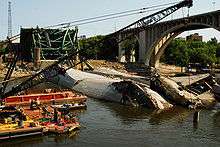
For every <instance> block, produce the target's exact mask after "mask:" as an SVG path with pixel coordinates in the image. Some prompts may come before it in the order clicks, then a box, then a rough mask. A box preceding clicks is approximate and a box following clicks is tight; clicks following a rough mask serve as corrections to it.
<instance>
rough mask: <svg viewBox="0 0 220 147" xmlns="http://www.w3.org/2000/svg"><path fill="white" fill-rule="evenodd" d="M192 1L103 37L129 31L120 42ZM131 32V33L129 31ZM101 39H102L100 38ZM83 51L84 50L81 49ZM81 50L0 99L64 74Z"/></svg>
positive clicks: (110, 36)
mask: <svg viewBox="0 0 220 147" xmlns="http://www.w3.org/2000/svg"><path fill="white" fill-rule="evenodd" d="M192 5H193V1H192V0H183V1H181V2H179V3H177V4H175V5H173V6H170V7H168V8H165V9H163V10H161V11H159V12H156V13H153V14H151V15H149V16H146V17H143V18H141V19H140V20H138V21H135V22H134V23H132V24H130V25H128V26H126V27H124V28H122V29H120V30H118V31H116V32H114V33H112V34H109V35H107V36H106V37H105V38H104V39H109V38H114V37H117V36H118V35H120V34H123V33H124V34H125V33H126V32H129V35H124V37H122V38H118V40H117V42H121V41H122V40H124V39H126V38H128V37H130V36H131V35H135V34H138V33H139V32H141V31H143V30H144V29H145V27H147V26H149V25H152V24H155V23H157V22H158V21H160V20H162V19H164V18H165V17H167V16H168V15H170V14H172V13H173V12H175V11H177V10H178V9H180V8H182V7H188V8H190V7H192ZM130 32H131V33H130ZM102 41H103V40H102ZM83 51H84V50H83ZM81 52H82V50H78V49H77V48H75V49H73V52H71V53H69V54H68V55H65V56H63V57H61V58H59V59H58V61H56V62H55V63H53V64H52V65H50V66H48V67H46V68H45V69H42V70H41V71H40V72H38V73H37V74H35V75H33V76H31V77H30V78H28V79H27V80H25V81H23V82H22V83H21V84H19V85H17V86H15V87H13V88H12V89H11V90H9V91H8V92H6V93H4V92H2V93H1V95H0V99H4V98H6V97H8V96H11V95H15V94H17V93H19V92H20V91H23V90H26V89H28V88H31V87H33V86H36V85H38V84H40V83H42V82H45V81H51V79H53V78H55V77H56V76H57V75H59V74H65V71H66V70H68V69H70V68H73V67H75V66H77V65H79V64H81V63H82V62H84V61H86V59H85V58H82V59H81V60H80V61H78V62H74V61H73V60H72V59H73V58H74V57H75V56H76V55H77V54H79V53H81ZM64 66H67V68H65V69H64V68H63V67H64Z"/></svg>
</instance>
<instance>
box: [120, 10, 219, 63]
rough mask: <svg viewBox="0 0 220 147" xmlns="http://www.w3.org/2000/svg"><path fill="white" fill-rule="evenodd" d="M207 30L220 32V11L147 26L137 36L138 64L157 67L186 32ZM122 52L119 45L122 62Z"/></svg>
mask: <svg viewBox="0 0 220 147" xmlns="http://www.w3.org/2000/svg"><path fill="white" fill-rule="evenodd" d="M205 28H214V29H216V30H218V31H220V10H218V11H213V12H209V13H205V14H199V15H195V16H190V17H185V18H181V19H176V20H170V21H165V22H160V23H156V24H153V25H149V26H147V27H146V28H145V30H144V31H142V32H140V33H138V35H136V38H137V40H138V43H139V49H138V53H139V58H138V62H141V63H145V64H146V65H147V66H154V67H157V66H158V65H159V60H160V57H161V55H162V54H163V53H164V50H165V48H166V47H167V45H168V44H169V43H170V42H171V41H172V40H173V39H174V38H175V37H176V36H178V35H179V34H181V33H183V32H184V31H189V30H197V29H205ZM124 33H126V32H124ZM127 33H129V32H127ZM121 50H122V47H121V46H120V44H119V56H118V57H119V61H120V62H121V61H122V57H123V54H122V51H121Z"/></svg>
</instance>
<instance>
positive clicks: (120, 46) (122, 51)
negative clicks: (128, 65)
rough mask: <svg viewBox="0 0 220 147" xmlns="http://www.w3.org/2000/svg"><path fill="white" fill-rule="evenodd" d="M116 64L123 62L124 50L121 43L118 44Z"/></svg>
mask: <svg viewBox="0 0 220 147" xmlns="http://www.w3.org/2000/svg"><path fill="white" fill-rule="evenodd" d="M119 40H121V34H119ZM118 62H125V50H123V48H122V42H120V43H119V44H118Z"/></svg>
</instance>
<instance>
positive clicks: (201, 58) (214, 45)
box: [161, 38, 220, 66]
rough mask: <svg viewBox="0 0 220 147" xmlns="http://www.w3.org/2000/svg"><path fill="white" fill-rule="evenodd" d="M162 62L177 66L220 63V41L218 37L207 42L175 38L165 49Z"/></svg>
mask: <svg viewBox="0 0 220 147" xmlns="http://www.w3.org/2000/svg"><path fill="white" fill-rule="evenodd" d="M161 62H164V63H167V64H173V65H177V66H187V65H188V64H189V63H200V64H202V65H204V66H206V65H213V64H219V63H220V43H218V41H217V39H216V38H211V40H209V41H207V42H202V41H192V40H185V39H174V40H173V41H172V42H171V43H170V44H169V45H168V47H167V48H166V49H165V51H164V54H163V56H162V58H161Z"/></svg>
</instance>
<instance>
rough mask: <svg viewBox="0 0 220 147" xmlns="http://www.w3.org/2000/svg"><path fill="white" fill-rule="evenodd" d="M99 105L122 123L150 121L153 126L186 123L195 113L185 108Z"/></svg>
mask: <svg viewBox="0 0 220 147" xmlns="http://www.w3.org/2000/svg"><path fill="white" fill-rule="evenodd" d="M95 101H96V102H97V103H99V105H103V106H104V107H106V108H108V109H109V111H111V112H112V113H113V114H114V115H115V116H116V117H118V118H120V120H121V122H122V123H127V122H128V121H129V123H132V122H133V123H135V122H136V121H138V120H140V121H142V120H143V119H148V120H149V123H150V124H151V125H159V124H161V123H163V122H167V121H170V120H173V121H174V122H176V123H182V122H184V121H185V120H186V119H187V118H188V117H189V116H190V115H192V114H193V113H194V112H193V111H190V110H188V109H185V108H183V107H173V108H171V109H167V110H150V109H148V108H144V107H133V106H126V105H122V104H118V103H113V102H106V101H100V100H95Z"/></svg>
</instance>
